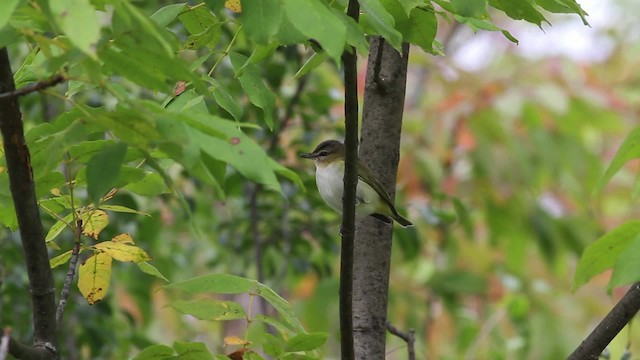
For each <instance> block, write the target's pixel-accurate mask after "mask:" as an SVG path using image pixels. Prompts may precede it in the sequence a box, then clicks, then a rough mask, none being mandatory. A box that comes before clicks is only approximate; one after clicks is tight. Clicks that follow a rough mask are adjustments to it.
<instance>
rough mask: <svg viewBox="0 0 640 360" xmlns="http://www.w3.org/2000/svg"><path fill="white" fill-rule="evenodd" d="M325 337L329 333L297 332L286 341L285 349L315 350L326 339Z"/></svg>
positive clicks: (290, 350)
mask: <svg viewBox="0 0 640 360" xmlns="http://www.w3.org/2000/svg"><path fill="white" fill-rule="evenodd" d="M327 337H329V334H327V333H323V332H317V333H310V334H298V335H296V336H294V337H292V338H291V339H289V341H287V346H286V347H285V350H286V351H288V352H295V351H311V350H315V349H317V348H319V347H320V346H322V345H323V344H324V343H325V342H326V341H327Z"/></svg>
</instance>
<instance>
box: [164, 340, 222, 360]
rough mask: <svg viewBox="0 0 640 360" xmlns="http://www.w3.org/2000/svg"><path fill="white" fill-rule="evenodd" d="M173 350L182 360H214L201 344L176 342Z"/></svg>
mask: <svg viewBox="0 0 640 360" xmlns="http://www.w3.org/2000/svg"><path fill="white" fill-rule="evenodd" d="M173 348H174V349H175V350H176V352H177V353H178V355H180V360H213V356H212V355H211V353H210V352H209V350H207V347H206V346H205V345H204V343H201V342H182V341H176V342H175V343H173Z"/></svg>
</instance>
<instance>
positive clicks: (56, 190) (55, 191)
mask: <svg viewBox="0 0 640 360" xmlns="http://www.w3.org/2000/svg"><path fill="white" fill-rule="evenodd" d="M49 191H50V192H51V194H53V195H55V196H61V195H62V193H61V192H60V189H58V188H53V189H51V190H49Z"/></svg>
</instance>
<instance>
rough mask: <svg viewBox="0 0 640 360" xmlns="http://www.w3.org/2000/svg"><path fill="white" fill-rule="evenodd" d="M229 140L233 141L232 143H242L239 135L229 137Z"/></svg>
mask: <svg viewBox="0 0 640 360" xmlns="http://www.w3.org/2000/svg"><path fill="white" fill-rule="evenodd" d="M229 142H230V143H231V145H238V144H240V138H239V137H237V136H234V137H232V138H231V139H229Z"/></svg>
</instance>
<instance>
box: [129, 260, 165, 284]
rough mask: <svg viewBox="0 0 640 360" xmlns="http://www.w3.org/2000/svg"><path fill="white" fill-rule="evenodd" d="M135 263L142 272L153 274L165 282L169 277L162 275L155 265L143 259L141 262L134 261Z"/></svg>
mask: <svg viewBox="0 0 640 360" xmlns="http://www.w3.org/2000/svg"><path fill="white" fill-rule="evenodd" d="M136 265H137V266H138V268H139V269H140V270H141V271H142V272H143V273H145V274H149V275H152V276H155V277H157V278H160V279H162V280H164V281H166V282H169V279H167V278H166V277H165V276H164V275H162V273H161V272H160V270H158V269H157V268H156V267H155V266H153V265H151V264H149V263H148V262H146V261H143V262H139V263H136Z"/></svg>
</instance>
